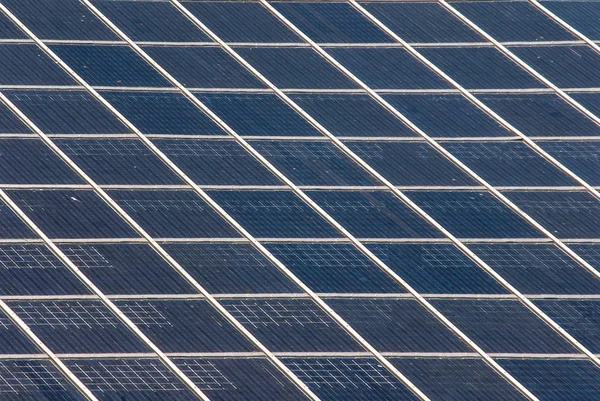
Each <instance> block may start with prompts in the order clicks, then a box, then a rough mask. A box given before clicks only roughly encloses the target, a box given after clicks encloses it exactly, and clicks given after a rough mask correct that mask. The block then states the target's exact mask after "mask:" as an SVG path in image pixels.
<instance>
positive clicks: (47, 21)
mask: <svg viewBox="0 0 600 401" xmlns="http://www.w3.org/2000/svg"><path fill="white" fill-rule="evenodd" d="M4 4H5V6H6V7H7V8H8V9H9V10H10V11H11V12H12V13H13V14H15V16H16V17H17V18H19V20H21V22H22V23H23V24H25V25H26V26H27V28H29V29H31V30H32V31H33V33H34V34H35V35H36V36H38V37H39V38H41V39H61V40H70V39H73V40H117V39H118V38H117V36H116V35H115V34H113V33H112V32H111V30H110V29H109V28H108V27H106V26H105V25H104V24H103V23H102V22H101V21H100V20H99V19H98V18H96V17H95V16H94V14H92V12H91V11H89V10H88V9H87V7H85V6H84V5H83V4H82V3H80V2H78V1H72V0H8V1H6V2H5V3H4ZM58 10H60V12H57V11H58Z"/></svg>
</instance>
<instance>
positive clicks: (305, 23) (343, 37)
mask: <svg viewBox="0 0 600 401" xmlns="http://www.w3.org/2000/svg"><path fill="white" fill-rule="evenodd" d="M274 7H275V8H276V9H277V10H278V11H279V12H280V13H282V14H283V15H284V16H285V17H286V18H287V19H288V20H290V21H291V22H292V23H293V24H294V25H296V26H297V27H298V28H299V29H300V30H301V31H302V32H304V33H305V34H306V35H308V36H309V37H310V38H311V39H312V40H314V41H315V42H326V43H340V42H341V43H376V42H391V41H392V39H391V38H390V37H389V36H387V35H386V34H385V33H384V32H383V31H381V30H380V29H379V28H377V26H376V25H374V24H373V23H371V22H370V21H369V20H368V19H366V18H365V17H364V16H362V15H361V14H360V13H359V12H358V11H356V10H355V9H354V8H352V6H351V5H350V4H344V3H291V2H290V3H275V5H274Z"/></svg>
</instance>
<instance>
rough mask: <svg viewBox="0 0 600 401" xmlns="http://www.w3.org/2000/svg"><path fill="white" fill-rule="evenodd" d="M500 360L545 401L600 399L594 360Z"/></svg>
mask: <svg viewBox="0 0 600 401" xmlns="http://www.w3.org/2000/svg"><path fill="white" fill-rule="evenodd" d="M544 3H546V2H544ZM498 362H500V365H502V367H503V368H505V369H506V370H507V371H508V372H509V373H510V374H511V375H513V376H514V377H515V378H516V379H517V380H519V381H520V382H521V384H523V385H524V386H525V387H527V388H528V389H529V390H530V391H532V392H533V393H534V394H535V395H536V396H538V397H540V399H543V400H545V401H596V400H598V397H600V371H598V367H597V366H596V365H594V364H593V363H591V362H590V361H585V360H583V361H582V360H573V359H567V360H564V359H547V360H546V359H501V360H499V361H498Z"/></svg>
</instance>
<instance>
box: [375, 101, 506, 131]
mask: <svg viewBox="0 0 600 401" xmlns="http://www.w3.org/2000/svg"><path fill="white" fill-rule="evenodd" d="M384 97H385V100H387V101H388V102H389V103H390V104H391V105H392V106H394V107H395V108H396V109H397V110H398V111H399V112H400V113H402V114H403V115H404V116H405V117H406V118H408V119H409V120H410V121H411V122H412V123H414V124H415V125H416V126H417V127H419V128H420V129H422V130H423V131H424V132H425V133H426V134H427V135H429V136H433V137H471V136H472V137H481V136H511V133H510V132H509V131H507V130H506V129H504V128H503V127H502V126H501V125H500V124H498V123H497V122H495V121H494V120H493V119H491V118H490V117H489V116H488V115H487V114H485V113H484V112H483V111H482V110H480V109H478V108H477V107H476V106H475V105H474V104H472V103H471V102H469V101H468V100H467V99H466V98H465V97H463V96H462V95H456V94H449V95H437V94H433V95H432V94H423V95H386V96H384Z"/></svg>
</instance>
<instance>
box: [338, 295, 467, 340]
mask: <svg viewBox="0 0 600 401" xmlns="http://www.w3.org/2000/svg"><path fill="white" fill-rule="evenodd" d="M327 303H328V304H329V305H330V306H331V307H332V308H333V309H334V310H335V311H336V312H337V313H339V314H340V315H341V316H342V317H343V318H344V319H345V320H346V322H348V324H350V326H352V327H353V328H354V329H355V330H356V331H358V333H359V334H360V335H362V336H363V337H364V338H365V339H366V340H367V341H368V342H369V343H370V344H371V345H372V346H374V347H375V348H376V349H377V350H378V351H380V352H381V351H387V352H468V351H469V347H468V346H467V345H466V344H464V343H462V342H461V341H460V340H459V339H458V338H457V337H455V336H454V335H453V334H452V333H451V332H450V331H449V330H448V329H447V328H445V327H444V325H443V324H442V323H441V322H440V321H439V320H437V319H436V318H435V317H434V316H433V315H432V314H430V313H429V312H427V310H426V309H424V308H423V307H422V306H421V305H419V304H418V303H417V302H416V301H415V300H413V299H329V300H327Z"/></svg>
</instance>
